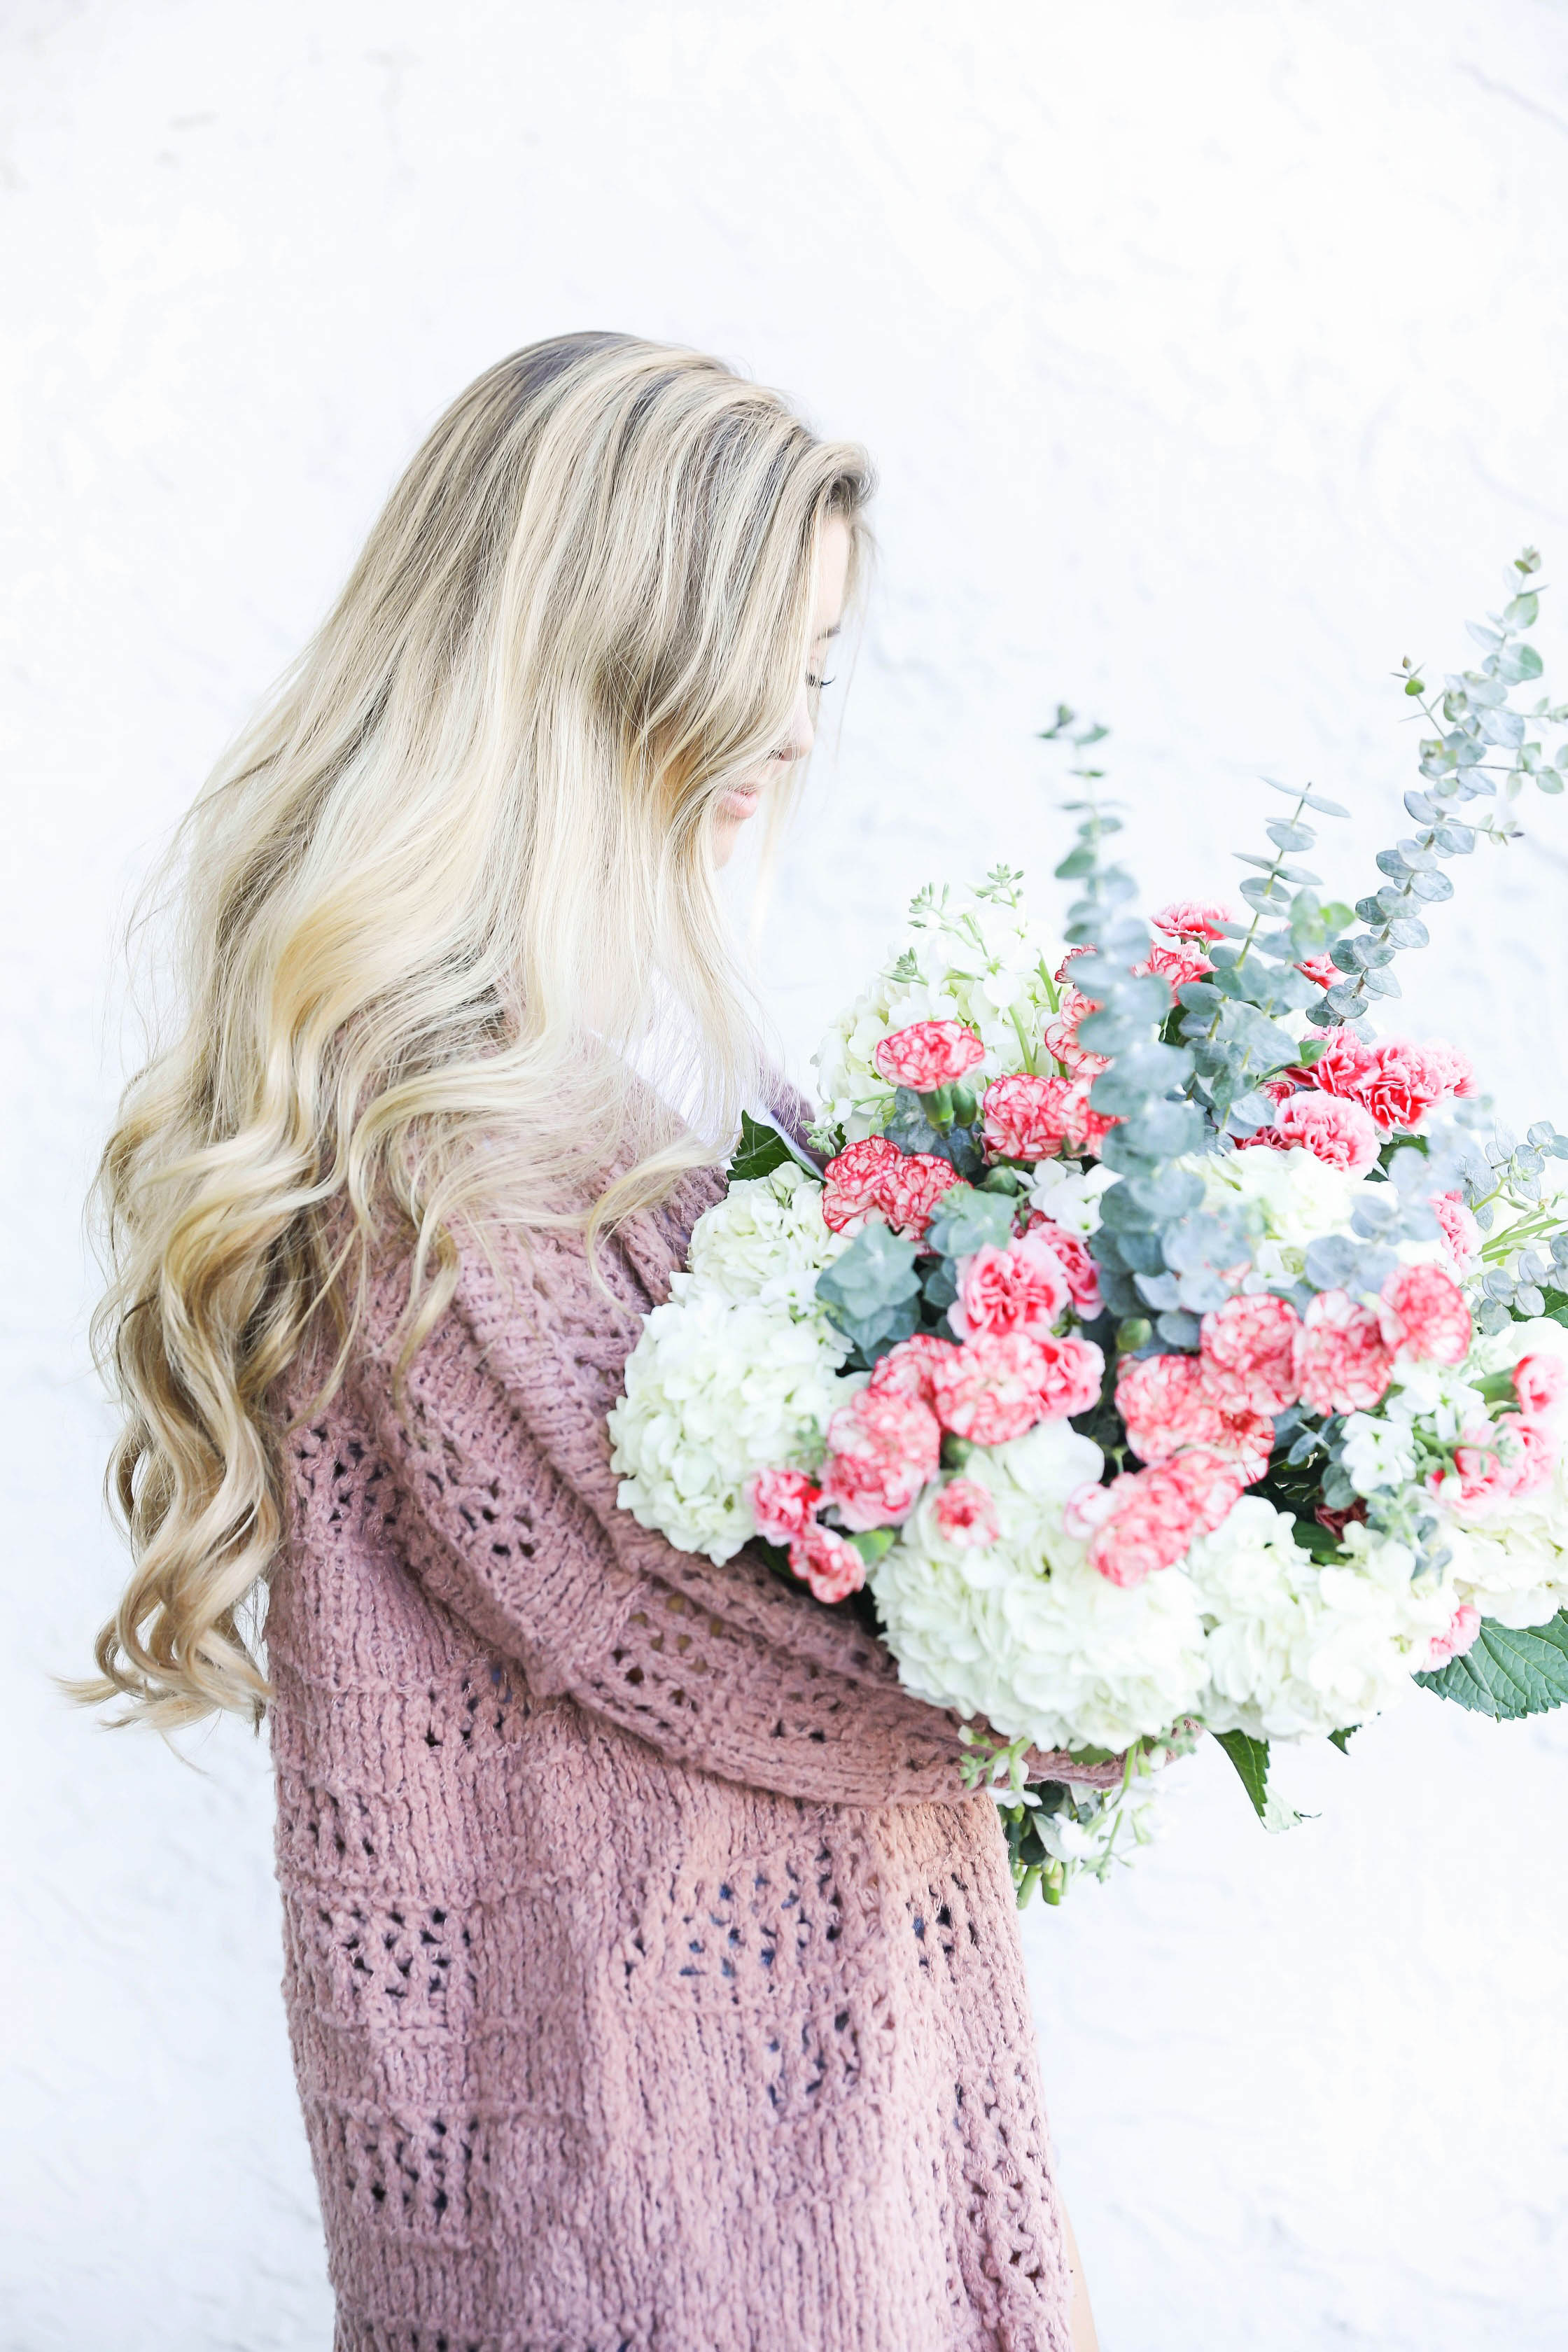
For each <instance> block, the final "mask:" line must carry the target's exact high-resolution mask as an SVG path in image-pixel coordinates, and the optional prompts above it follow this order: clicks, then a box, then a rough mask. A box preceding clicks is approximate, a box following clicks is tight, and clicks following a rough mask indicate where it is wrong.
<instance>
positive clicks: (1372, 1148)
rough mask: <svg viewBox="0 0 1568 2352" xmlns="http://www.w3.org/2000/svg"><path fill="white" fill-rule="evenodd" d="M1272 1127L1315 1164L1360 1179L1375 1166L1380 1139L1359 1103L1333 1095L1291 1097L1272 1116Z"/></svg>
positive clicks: (1373, 1122)
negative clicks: (1300, 1145)
mask: <svg viewBox="0 0 1568 2352" xmlns="http://www.w3.org/2000/svg"><path fill="white" fill-rule="evenodd" d="M1274 1125H1275V1127H1276V1129H1278V1131H1279V1134H1280V1135H1281V1136H1282V1137H1283V1138H1284V1139H1285V1141H1286V1143H1287V1144H1291V1143H1303V1144H1305V1145H1306V1147H1307V1150H1309V1151H1310V1153H1311V1154H1312V1156H1313V1158H1314V1159H1316V1160H1322V1161H1323V1162H1324V1164H1325V1166H1327V1167H1330V1168H1342V1169H1343V1170H1344V1171H1345V1173H1346V1174H1347V1175H1348V1176H1361V1175H1363V1174H1364V1173H1365V1171H1367V1169H1369V1168H1371V1167H1373V1166H1374V1165H1375V1163H1376V1160H1377V1154H1378V1147H1379V1145H1380V1143H1381V1141H1382V1137H1381V1135H1380V1134H1379V1132H1378V1126H1377V1121H1376V1120H1375V1119H1374V1118H1373V1115H1372V1113H1371V1112H1370V1111H1369V1110H1363V1108H1362V1106H1361V1104H1360V1103H1359V1102H1347V1101H1343V1100H1340V1099H1338V1098H1336V1097H1334V1096H1333V1095H1325V1094H1299V1095H1292V1096H1291V1097H1290V1098H1289V1101H1288V1102H1282V1103H1281V1104H1280V1105H1279V1108H1278V1110H1277V1111H1276V1112H1275V1114H1274Z"/></svg>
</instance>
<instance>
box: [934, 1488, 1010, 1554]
mask: <svg viewBox="0 0 1568 2352" xmlns="http://www.w3.org/2000/svg"><path fill="white" fill-rule="evenodd" d="M932 1517H934V1518H935V1520H936V1523H937V1526H938V1527H939V1528H941V1529H942V1534H943V1535H944V1536H945V1537H946V1538H947V1539H948V1541H949V1543H952V1544H960V1545H962V1546H963V1548H964V1549H966V1550H967V1549H979V1548H980V1547H981V1546H982V1545H984V1544H994V1542H995V1540H996V1538H997V1536H998V1535H999V1534H1000V1532H1001V1529H1000V1526H999V1524H998V1521H997V1517H996V1505H995V1502H994V1498H993V1496H992V1495H991V1493H990V1490H989V1489H988V1488H987V1487H984V1486H982V1485H981V1484H980V1481H979V1480H978V1479H977V1478H950V1479H949V1480H948V1482H947V1484H946V1486H944V1487H943V1488H942V1492H941V1494H940V1495H938V1496H937V1498H936V1502H935V1504H934V1505H933V1506H932Z"/></svg>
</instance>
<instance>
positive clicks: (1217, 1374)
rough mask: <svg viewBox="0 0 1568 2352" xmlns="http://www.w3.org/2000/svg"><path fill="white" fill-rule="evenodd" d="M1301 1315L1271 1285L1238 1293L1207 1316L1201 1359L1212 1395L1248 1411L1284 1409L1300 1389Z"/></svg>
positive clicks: (1278, 1410)
mask: <svg viewBox="0 0 1568 2352" xmlns="http://www.w3.org/2000/svg"><path fill="white" fill-rule="evenodd" d="M1300 1328H1301V1318H1300V1316H1299V1315H1298V1314H1297V1312H1296V1310H1295V1308H1294V1307H1292V1306H1291V1304H1290V1302H1289V1299H1288V1298H1277V1297H1275V1295H1274V1293H1273V1292H1272V1291H1268V1290H1266V1291H1260V1292H1258V1294H1257V1295H1256V1296H1253V1297H1247V1296H1246V1295H1240V1294H1238V1296H1237V1297H1235V1298H1227V1299H1226V1302H1225V1305H1224V1306H1223V1307H1214V1308H1213V1309H1212V1310H1211V1311H1210V1312H1209V1313H1208V1314H1207V1315H1205V1317H1204V1319H1203V1326H1202V1330H1203V1339H1202V1343H1201V1344H1202V1362H1203V1367H1204V1375H1205V1381H1206V1384H1207V1386H1208V1388H1209V1390H1210V1391H1211V1392H1212V1394H1213V1395H1215V1397H1217V1398H1219V1399H1220V1400H1221V1401H1222V1402H1225V1403H1226V1404H1228V1405H1230V1406H1231V1407H1233V1408H1235V1409H1239V1410H1241V1411H1244V1412H1261V1413H1273V1412H1284V1410H1285V1407H1286V1406H1287V1405H1289V1404H1294V1403H1295V1402H1296V1399H1297V1397H1298V1396H1299V1395H1300V1388H1299V1386H1298V1383H1297V1379H1296V1339H1297V1335H1298V1333H1299V1332H1300Z"/></svg>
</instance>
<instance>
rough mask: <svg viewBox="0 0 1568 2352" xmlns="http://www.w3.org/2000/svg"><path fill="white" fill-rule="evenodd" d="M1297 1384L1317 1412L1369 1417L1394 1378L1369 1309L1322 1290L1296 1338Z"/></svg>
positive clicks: (1346, 1295) (1345, 1295)
mask: <svg viewBox="0 0 1568 2352" xmlns="http://www.w3.org/2000/svg"><path fill="white" fill-rule="evenodd" d="M1295 1370H1296V1380H1297V1383H1298V1386H1299V1387H1300V1393H1301V1397H1302V1400H1303V1402H1305V1403H1306V1404H1307V1405H1309V1406H1310V1409H1311V1411H1312V1412H1322V1413H1330V1412H1367V1411H1369V1410H1370V1408H1371V1407H1372V1406H1373V1405H1374V1404H1376V1402H1378V1399H1379V1398H1380V1397H1381V1396H1383V1395H1384V1392H1385V1391H1386V1390H1387V1387H1388V1384H1389V1381H1391V1380H1392V1379H1393V1377H1394V1356H1393V1352H1392V1350H1391V1349H1389V1347H1388V1346H1387V1344H1386V1343H1385V1341H1384V1336H1383V1325H1382V1323H1381V1322H1380V1320H1379V1318H1377V1316H1376V1315H1374V1314H1373V1310H1372V1308H1371V1307H1358V1306H1357V1304H1356V1302H1355V1300H1354V1299H1353V1298H1352V1297H1351V1296H1350V1294H1349V1292H1348V1291H1344V1290H1320V1291H1319V1293H1318V1295H1317V1297H1315V1298H1312V1299H1310V1300H1309V1302H1308V1306H1307V1312H1306V1314H1305V1316H1304V1317H1303V1318H1302V1323H1301V1328H1300V1331H1299V1332H1298V1333H1297V1335H1296V1365H1295Z"/></svg>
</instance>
